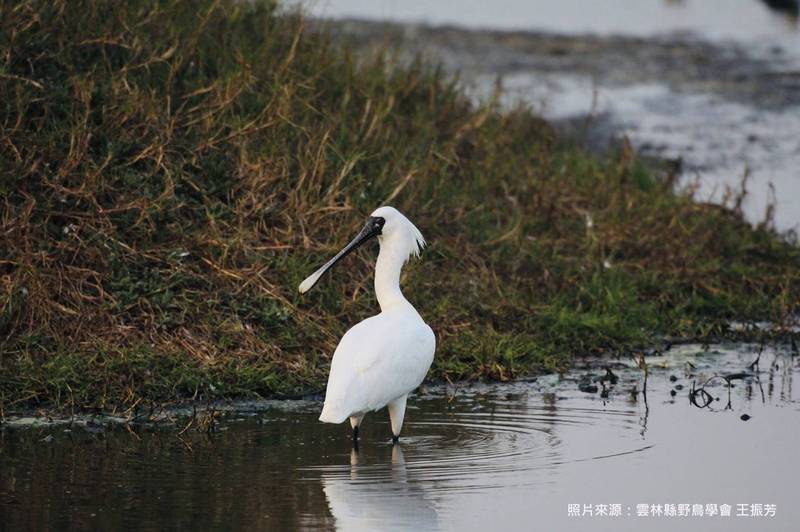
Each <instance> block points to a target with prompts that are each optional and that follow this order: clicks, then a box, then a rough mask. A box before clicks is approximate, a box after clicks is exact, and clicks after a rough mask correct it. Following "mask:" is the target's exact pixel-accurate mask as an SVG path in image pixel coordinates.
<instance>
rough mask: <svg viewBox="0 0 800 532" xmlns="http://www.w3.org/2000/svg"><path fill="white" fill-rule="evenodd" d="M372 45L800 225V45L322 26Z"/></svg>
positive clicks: (692, 184)
mask: <svg viewBox="0 0 800 532" xmlns="http://www.w3.org/2000/svg"><path fill="white" fill-rule="evenodd" d="M317 24H319V25H321V26H324V27H325V28H327V29H328V31H331V32H332V33H333V34H334V35H335V36H336V37H337V38H338V39H340V40H342V41H345V42H347V43H348V44H350V45H352V46H354V47H355V48H356V49H358V50H361V51H364V52H369V51H376V50H383V49H386V48H388V49H390V50H391V51H392V52H391V53H395V54H397V58H398V59H399V60H400V61H404V62H405V61H410V60H411V59H412V58H413V57H415V56H417V55H418V54H421V55H423V56H425V57H429V58H433V59H434V60H435V61H438V62H440V63H441V65H442V66H443V67H444V68H445V69H446V70H448V71H449V72H451V73H453V74H454V75H457V76H458V78H459V80H460V81H461V83H463V84H464V85H465V86H466V87H467V88H468V90H470V91H471V93H472V94H473V95H474V97H475V98H476V99H478V100H483V99H487V98H490V97H492V95H493V94H494V93H495V91H496V90H497V88H498V87H500V88H502V93H501V101H502V102H503V103H504V104H505V105H507V106H513V105H516V104H517V103H519V102H522V103H524V104H526V105H529V106H531V107H532V108H533V109H534V110H535V111H537V112H539V113H541V114H542V115H543V116H545V117H546V118H548V119H550V120H552V121H554V122H556V123H558V124H560V125H561V126H563V127H564V130H565V131H567V132H568V133H569V134H570V135H571V136H574V137H575V138H577V139H578V140H580V141H581V142H583V143H585V145H587V146H588V147H589V148H591V149H592V150H596V151H603V150H606V149H608V147H609V146H610V145H615V144H616V142H615V141H618V140H619V139H621V138H624V137H626V138H628V139H630V141H631V142H632V144H633V146H634V148H636V149H637V150H638V151H639V152H640V153H642V154H643V155H645V156H646V157H650V158H654V159H658V160H666V161H670V162H671V164H669V165H668V168H669V169H670V170H673V171H674V170H677V171H678V172H679V174H680V175H681V177H682V185H683V186H684V187H687V188H691V189H693V190H696V195H697V197H698V199H700V200H703V201H705V200H711V201H714V202H719V203H724V202H725V201H727V200H729V199H730V198H731V197H732V196H736V195H737V194H739V193H740V192H741V190H742V187H743V183H745V185H744V186H745V189H746V190H747V192H748V195H747V196H746V197H745V200H744V202H743V203H742V208H743V210H744V213H745V215H746V217H747V218H748V220H749V221H751V222H753V223H759V222H762V221H765V220H768V221H771V222H774V223H775V225H776V226H777V228H778V229H779V230H782V231H786V230H791V229H794V228H796V226H797V224H798V222H800V180H798V179H797V173H796V168H798V167H800V135H796V134H794V132H798V131H800V105H798V104H800V97H798V94H800V51H798V50H800V49H798V48H796V47H793V46H792V45H791V44H787V41H785V40H781V39H775V40H774V42H773V43H770V41H769V40H761V41H758V42H737V41H724V40H723V41H711V40H704V39H703V38H702V37H698V36H695V35H690V34H670V35H658V36H656V37H652V38H644V37H639V36H615V35H587V34H581V35H562V34H554V33H536V32H520V31H483V30H465V29H462V28H457V27H453V26H445V27H430V26H426V25H420V24H406V25H401V24H390V23H384V22H375V21H365V20H336V21H325V22H319V21H318V22H317Z"/></svg>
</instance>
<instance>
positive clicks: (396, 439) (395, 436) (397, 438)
mask: <svg viewBox="0 0 800 532" xmlns="http://www.w3.org/2000/svg"><path fill="white" fill-rule="evenodd" d="M397 443H400V435H399V434H392V445H395V444H397Z"/></svg>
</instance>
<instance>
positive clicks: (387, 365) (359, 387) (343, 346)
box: [319, 305, 436, 423]
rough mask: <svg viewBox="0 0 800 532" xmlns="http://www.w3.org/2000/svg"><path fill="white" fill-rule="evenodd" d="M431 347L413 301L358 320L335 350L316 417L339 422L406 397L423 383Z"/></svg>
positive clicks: (430, 338) (429, 335)
mask: <svg viewBox="0 0 800 532" xmlns="http://www.w3.org/2000/svg"><path fill="white" fill-rule="evenodd" d="M435 350H436V339H435V337H434V335H433V331H432V330H431V328H430V327H428V325H426V324H425V322H424V321H422V318H420V316H419V314H417V312H416V311H415V310H414V309H413V308H412V307H411V305H408V307H404V306H403V307H395V308H391V309H389V310H387V311H385V312H381V313H380V314H378V315H377V316H373V317H371V318H367V319H366V320H364V321H362V322H361V323H359V324H357V325H356V326H354V327H353V328H352V329H350V330H349V331H347V333H345V335H344V336H343V337H342V340H341V341H340V342H339V346H338V347H337V348H336V351H335V352H334V354H333V362H332V363H331V372H330V376H329V377H328V388H327V390H326V392H325V406H324V407H323V409H322V415H321V416H320V418H319V419H320V421H324V422H326V423H341V422H343V421H345V420H346V419H348V418H349V417H361V416H363V415H364V414H366V413H367V412H372V411H374V410H380V409H381V408H383V407H384V406H386V405H388V404H389V403H391V402H392V401H395V400H397V399H400V398H403V397H405V396H406V395H407V394H408V393H409V392H410V391H412V390H414V389H415V388H416V387H417V386H419V385H420V383H422V381H423V379H424V378H425V375H426V374H427V373H428V368H429V367H430V365H431V363H432V362H433V353H434V351H435Z"/></svg>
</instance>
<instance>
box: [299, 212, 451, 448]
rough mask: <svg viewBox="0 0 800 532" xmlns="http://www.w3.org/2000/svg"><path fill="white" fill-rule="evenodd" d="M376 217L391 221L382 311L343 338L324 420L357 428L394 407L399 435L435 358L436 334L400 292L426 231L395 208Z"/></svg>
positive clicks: (384, 239)
mask: <svg viewBox="0 0 800 532" xmlns="http://www.w3.org/2000/svg"><path fill="white" fill-rule="evenodd" d="M372 217H373V219H374V218H375V217H377V218H382V219H384V220H385V224H384V225H383V228H382V232H381V233H380V235H379V236H378V241H379V242H380V253H379V254H378V260H377V263H376V266H375V294H376V296H377V299H378V303H379V304H380V307H381V312H380V314H378V315H376V316H372V317H371V318H367V319H365V320H364V321H362V322H360V323H358V324H357V325H355V326H354V327H352V328H351V329H350V330H348V331H347V333H345V335H344V336H343V337H342V339H341V341H340V342H339V345H338V346H337V348H336V351H335V352H334V354H333V360H332V362H331V371H330V375H329V377H328V386H327V389H326V393H325V405H324V406H323V409H322V414H321V415H320V418H319V419H320V421H324V422H326V423H342V422H343V421H345V420H347V419H348V418H350V420H351V424H352V425H353V427H354V428H356V427H357V426H358V424H359V423H360V422H361V418H362V417H363V416H364V414H366V413H367V412H372V411H375V410H379V409H381V408H383V407H384V406H388V407H389V414H390V417H391V421H392V432H393V433H394V435H395V437H396V436H398V435H399V434H400V429H401V427H402V424H403V417H404V414H405V406H406V398H407V396H408V394H409V393H410V392H412V391H413V390H414V389H416V388H417V387H418V386H419V385H420V383H422V381H423V379H424V378H425V375H426V374H427V372H428V369H429V368H430V365H431V363H432V362H433V354H434V351H435V350H436V337H435V336H434V334H433V331H432V330H431V328H430V327H429V326H428V325H427V324H426V323H425V322H424V321H423V320H422V318H421V317H420V315H419V314H418V313H417V311H416V309H414V307H413V306H412V305H411V303H409V302H408V301H407V300H406V298H405V297H404V296H403V294H402V292H401V291H400V272H401V270H402V268H403V265H404V264H405V262H406V261H407V260H408V258H409V257H411V256H418V255H419V253H420V250H421V249H422V247H423V246H425V240H424V238H423V237H422V234H421V233H420V232H419V230H418V229H417V228H416V227H415V226H414V224H412V223H411V222H410V221H409V220H408V219H407V218H406V217H405V216H403V215H402V214H401V213H400V212H398V211H397V210H396V209H394V208H392V207H381V208H379V209H377V210H376V211H375V212H373V213H372ZM327 268H328V265H326V266H323V267H322V268H320V269H319V270H318V271H317V272H314V274H312V275H311V276H310V277H309V278H308V279H306V280H305V281H304V282H303V283H302V284H301V285H300V291H301V292H305V291H307V290H308V289H310V288H311V287H312V286H314V284H315V283H316V282H317V280H319V278H320V276H321V275H322V274H323V273H324V272H325V271H326V270H327Z"/></svg>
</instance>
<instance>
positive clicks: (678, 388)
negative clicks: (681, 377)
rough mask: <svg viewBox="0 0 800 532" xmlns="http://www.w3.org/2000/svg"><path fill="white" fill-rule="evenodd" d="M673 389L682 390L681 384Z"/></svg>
mask: <svg viewBox="0 0 800 532" xmlns="http://www.w3.org/2000/svg"><path fill="white" fill-rule="evenodd" d="M675 389H676V390H683V384H676V385H675Z"/></svg>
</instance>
